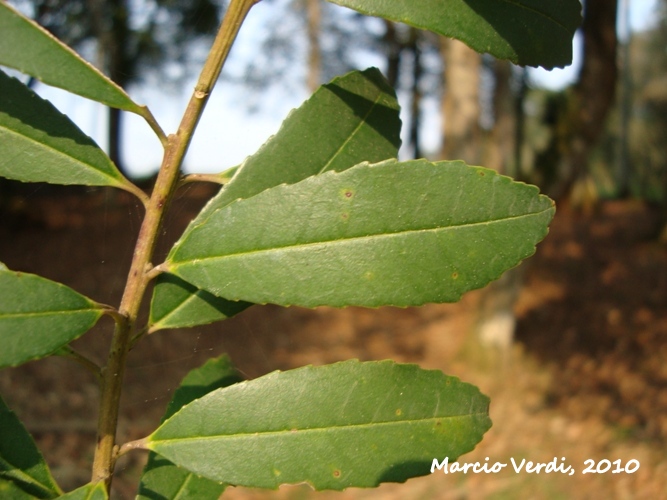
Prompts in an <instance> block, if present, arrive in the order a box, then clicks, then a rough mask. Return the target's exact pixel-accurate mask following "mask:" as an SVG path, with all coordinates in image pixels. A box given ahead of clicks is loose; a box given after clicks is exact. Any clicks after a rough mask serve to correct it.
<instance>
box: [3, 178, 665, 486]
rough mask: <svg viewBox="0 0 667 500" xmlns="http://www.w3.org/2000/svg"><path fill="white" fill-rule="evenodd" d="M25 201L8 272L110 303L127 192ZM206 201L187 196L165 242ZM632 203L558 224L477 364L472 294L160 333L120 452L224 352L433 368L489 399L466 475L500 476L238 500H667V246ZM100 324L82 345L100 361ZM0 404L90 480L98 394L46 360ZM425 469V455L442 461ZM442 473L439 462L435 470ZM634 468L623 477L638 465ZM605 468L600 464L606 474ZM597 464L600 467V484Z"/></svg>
mask: <svg viewBox="0 0 667 500" xmlns="http://www.w3.org/2000/svg"><path fill="white" fill-rule="evenodd" d="M40 189H41V188H35V190H34V192H32V193H31V194H28V195H25V194H24V195H21V196H18V195H17V196H14V197H12V198H10V199H9V200H8V202H7V203H6V207H5V213H3V215H2V217H1V218H0V260H2V261H3V262H4V263H5V264H6V265H7V266H8V267H9V268H10V269H14V270H20V271H24V272H31V273H38V274H41V275H43V276H46V277H48V278H50V279H53V280H56V281H60V282H63V283H65V284H67V285H68V286H71V287H73V288H74V289H76V290H78V291H80V292H81V293H84V294H85V295H88V296H90V297H91V298H93V299H95V300H97V301H99V302H104V303H110V304H117V303H118V300H119V297H120V294H121V292H122V287H123V283H124V278H125V274H126V272H127V268H128V266H129V261H130V258H131V254H132V244H133V241H134V238H135V236H136V232H137V229H138V225H139V222H140V217H141V211H140V209H139V208H137V207H136V205H135V204H134V203H133V202H131V201H130V200H128V199H127V198H126V197H125V195H124V194H123V193H120V194H119V193H113V194H110V192H109V191H106V190H93V191H90V192H88V193H86V194H82V193H81V192H79V191H76V190H71V191H70V190H65V191H64V194H60V195H58V196H57V197H56V196H54V195H49V194H44V193H43V192H42V191H40ZM210 193H211V191H210V190H209V188H208V187H206V186H200V187H194V188H190V189H189V190H187V191H183V192H182V193H180V195H179V197H178V199H177V200H176V202H175V203H174V206H173V207H172V209H171V211H170V215H169V218H168V221H167V226H166V230H165V235H164V236H165V240H166V241H173V240H174V239H176V238H177V237H178V235H179V234H180V231H181V230H182V228H183V227H184V225H185V224H186V223H187V221H188V220H189V219H190V218H191V217H192V216H193V215H194V214H195V213H196V211H197V210H198V207H199V206H201V204H202V203H203V200H205V199H206V197H207V196H209V195H210ZM654 222H655V221H654V219H653V216H652V214H651V212H649V211H648V210H647V209H646V207H645V206H644V205H643V204H642V203H640V202H634V201H624V202H617V201H615V202H606V203H603V204H602V205H600V206H599V207H598V209H597V210H596V211H595V212H594V213H592V214H588V215H583V214H580V213H575V212H572V211H569V210H567V209H559V211H558V213H557V215H556V218H555V220H554V222H553V224H552V227H551V232H550V234H549V236H548V237H547V238H546V240H545V241H544V242H542V243H541V244H540V245H539V247H538V250H537V254H536V255H535V256H534V257H532V258H531V259H530V260H529V261H528V262H527V268H526V271H525V286H524V288H523V291H522V292H521V295H520V297H519V300H518V303H517V304H516V314H517V318H518V325H517V332H516V342H515V344H514V346H513V348H512V350H511V352H510V353H509V354H508V355H507V356H506V357H505V358H504V359H503V360H502V362H501V361H498V360H496V361H493V359H494V358H488V357H485V356H480V355H479V349H478V348H476V347H475V344H474V342H473V341H471V335H470V334H469V332H470V331H471V329H472V325H473V322H474V318H475V312H476V310H477V303H478V301H479V292H472V293H470V294H468V295H466V296H465V297H464V299H463V300H462V301H461V302H460V303H458V304H445V305H427V306H425V307H422V308H410V309H396V308H381V309H379V310H365V309H358V308H347V309H331V308H320V309H317V310H305V309H299V308H289V309H285V308H281V307H277V306H262V307H260V306H254V307H253V308H250V309H248V310H247V311H245V312H243V313H241V314H240V315H238V316H237V317H235V318H233V319H231V320H228V321H225V322H223V323H217V324H214V325H208V326H206V327H202V328H197V329H193V330H181V331H178V330H177V331H165V332H158V333H156V334H154V335H152V336H150V337H149V338H147V339H145V340H144V341H142V342H140V343H139V344H138V345H137V347H136V348H135V349H134V350H133V351H132V352H131V354H130V357H129V364H128V370H127V374H126V389H125V392H124V395H123V402H122V423H121V426H120V431H119V434H120V439H121V440H122V441H125V440H129V439H137V438H140V437H143V436H145V435H147V434H148V433H150V432H151V430H152V429H153V428H154V427H155V426H156V424H157V423H158V421H159V419H160V417H161V414H162V412H163V411H164V408H165V406H166V404H167V403H168V401H169V399H170V398H171V394H172V393H173V390H174V388H175V387H177V386H178V383H179V381H180V380H181V378H182V377H183V376H184V375H185V374H186V373H187V372H188V371H189V370H190V369H192V368H194V367H197V366H199V365H201V364H202V363H203V362H204V361H205V360H206V359H208V358H209V357H211V356H217V355H219V354H222V353H227V354H229V355H230V356H231V358H232V360H233V361H234V362H235V364H236V365H237V367H238V368H239V370H240V371H241V372H242V373H243V374H244V375H245V376H247V377H248V378H254V377H257V376H260V375H262V374H265V373H268V372H270V371H273V370H276V369H281V370H284V369H289V368H294V367H297V366H301V365H304V364H323V363H331V362H335V361H339V360H344V359H349V358H359V359H361V360H380V359H387V358H392V359H396V360H398V361H401V362H410V363H418V364H420V365H421V366H422V367H424V368H429V369H441V370H443V371H445V372H446V373H448V374H451V375H456V376H458V377H460V378H461V379H463V380H464V381H467V382H471V383H473V384H476V385H478V386H479V387H480V389H481V390H482V391H483V392H484V393H486V394H487V395H489V396H490V397H491V409H490V412H491V418H492V420H493V422H494V425H493V427H492V428H491V430H490V431H489V432H488V433H487V434H486V435H485V436H484V439H483V441H482V442H481V443H480V444H479V445H478V447H477V448H476V449H475V450H474V451H473V452H471V453H470V454H468V455H465V456H464V457H462V458H461V460H460V461H462V462H475V461H479V462H482V463H484V461H485V458H486V457H489V463H490V464H493V463H494V462H501V463H506V464H508V465H507V467H506V468H504V469H503V470H502V472H500V473H498V474H484V473H480V474H473V473H468V474H465V475H464V474H463V473H458V474H444V473H443V472H442V471H438V472H436V473H435V474H432V475H428V476H424V477H422V478H417V479H413V480H410V481H408V482H407V483H406V484H402V485H396V484H387V485H383V486H381V487H380V488H378V489H374V490H360V489H350V490H347V491H345V492H343V493H332V492H325V493H317V494H316V493H312V492H311V491H310V490H309V489H308V488H307V487H305V486H290V487H282V488H280V489H279V490H278V491H275V492H262V491H257V490H250V489H244V488H229V489H228V491H227V492H226V493H225V496H224V497H225V498H231V499H276V498H279V499H304V498H313V497H316V498H324V499H329V498H331V499H334V498H341V499H350V498H353V499H371V498H372V499H501V498H535V499H542V498H544V499H552V498H618V499H625V498H627V499H635V498H637V499H641V498H647V499H648V498H651V499H657V498H667V446H666V444H667V249H666V248H665V247H664V246H660V245H659V244H658V243H656V242H655V241H654V240H652V239H651V233H652V231H653V229H654ZM110 327H111V321H110V320H106V319H104V320H102V321H101V322H100V324H99V325H98V326H97V327H96V328H95V329H94V331H93V332H90V333H89V334H87V335H85V336H84V337H83V338H81V339H79V340H77V341H76V342H75V344H76V347H77V349H79V350H80V351H82V352H84V353H86V354H87V355H88V356H90V357H91V358H93V359H95V360H96V361H98V362H99V363H102V362H103V360H104V357H105V352H106V349H107V348H108V343H109V338H110V332H109V330H110ZM0 394H2V396H3V398H5V399H6V401H7V403H8V404H9V406H10V408H12V409H13V410H14V411H15V412H16V413H17V414H18V415H19V416H20V417H21V418H22V419H23V421H24V422H25V423H26V426H27V428H28V429H29V431H30V432H31V433H32V434H33V435H34V437H35V439H36V441H37V443H38V445H39V447H40V449H41V450H42V451H43V453H44V455H45V457H46V459H47V461H48V463H49V464H50V466H51V467H52V469H53V472H54V475H55V477H56V479H57V480H58V481H59V483H60V484H61V485H62V486H63V487H64V488H65V489H70V488H73V487H76V486H78V485H81V484H84V483H85V482H87V481H88V477H89V468H90V465H91V459H92V452H93V446H94V441H95V421H96V412H97V408H96V407H97V403H98V392H97V387H96V384H95V381H94V379H93V377H92V376H91V375H89V374H88V373H86V372H85V371H83V370H82V369H81V368H80V367H79V366H78V365H75V364H73V363H71V362H70V361H67V360H65V359H60V358H49V359H44V360H40V361H36V362H31V363H28V364H26V365H24V366H21V367H19V368H16V369H6V370H3V371H2V372H0ZM434 458H435V457H434ZM439 458H443V457H439ZM524 458H525V459H526V460H530V461H533V462H550V461H552V460H554V458H556V459H557V461H558V462H559V463H560V461H561V460H564V463H565V466H568V465H569V466H571V467H572V470H575V473H574V474H572V475H568V474H561V473H558V472H554V473H550V474H545V473H544V472H542V473H541V474H530V473H527V472H526V471H525V470H523V471H522V472H519V473H517V472H515V471H514V470H513V468H512V463H511V460H512V459H513V460H514V461H516V462H519V463H520V462H521V460H522V459H524ZM144 460H145V455H144V454H142V453H131V454H129V455H126V456H125V457H123V458H122V459H121V461H120V462H119V464H118V469H117V471H116V476H115V478H114V489H115V497H116V498H132V497H133V496H134V493H135V491H136V484H137V482H138V477H139V474H140V471H141V467H142V465H143V461H144ZM587 460H592V461H593V462H594V463H595V464H598V462H600V461H603V460H608V461H610V462H614V461H617V460H620V464H621V465H622V466H624V465H626V464H629V465H632V464H639V468H638V469H637V470H636V471H635V472H634V473H632V474H629V473H625V472H622V473H612V470H614V469H615V467H616V466H615V465H612V468H611V470H609V471H608V472H606V473H601V474H595V473H592V474H584V472H583V471H584V469H585V467H586V466H587V465H588V463H586V461H587ZM633 460H634V461H636V462H632V461H633ZM605 463H606V462H601V465H604V464H605ZM594 469H595V466H594V467H593V470H594Z"/></svg>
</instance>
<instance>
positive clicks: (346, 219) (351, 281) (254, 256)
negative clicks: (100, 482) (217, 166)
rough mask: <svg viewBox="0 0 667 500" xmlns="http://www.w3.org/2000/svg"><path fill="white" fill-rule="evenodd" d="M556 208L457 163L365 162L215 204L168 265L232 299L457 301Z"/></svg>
mask: <svg viewBox="0 0 667 500" xmlns="http://www.w3.org/2000/svg"><path fill="white" fill-rule="evenodd" d="M553 213H554V206H553V202H552V201H551V200H550V199H549V198H547V197H545V196H540V195H539V193H538V190H537V188H536V187H534V186H529V185H526V184H523V183H517V182H514V181H512V180H511V179H510V178H508V177H503V176H500V175H498V174H497V173H495V172H494V171H492V170H487V169H484V168H479V167H469V166H467V165H465V164H464V163H462V162H439V163H430V162H428V161H426V160H416V161H408V162H402V163H398V162H396V161H387V162H383V163H380V164H376V165H368V164H362V165H359V166H357V167H355V168H352V169H349V170H346V171H344V172H341V173H335V172H327V173H325V174H322V175H319V176H314V177H311V178H309V179H306V180H304V181H302V182H300V183H298V184H294V185H291V186H285V185H283V186H278V187H276V188H272V189H269V190H267V191H265V192H263V193H261V194H259V195H257V196H254V197H253V198H250V199H247V200H239V201H238V202H235V203H233V204H231V205H229V206H227V207H225V208H222V209H219V210H217V211H216V212H214V213H213V214H212V215H211V216H210V217H209V218H208V219H207V220H206V221H205V222H204V223H202V224H201V225H199V226H196V227H192V228H190V229H189V230H188V231H187V232H186V234H185V235H184V236H183V238H182V239H181V241H180V242H179V244H177V246H175V247H174V249H172V252H171V253H170V254H169V257H168V259H167V266H168V270H169V272H171V273H173V274H176V275H178V276H180V277H182V278H183V279H185V280H187V281H189V282H191V283H193V284H195V285H197V286H198V287H200V288H203V289H205V290H208V291H209V292H211V293H213V294H215V295H218V296H220V297H225V298H227V299H230V300H246V301H249V302H254V303H267V302H269V303H275V304H280V305H300V306H305V307H315V306H319V305H330V306H337V307H340V306H348V305H359V306H368V307H377V306H382V305H394V306H412V305H421V304H424V303H427V302H454V301H457V300H458V299H459V298H460V296H461V294H462V293H464V292H466V291H468V290H471V289H475V288H479V287H482V286H484V285H486V284H487V283H489V282H490V281H492V280H494V279H496V278H498V277H499V276H500V275H501V274H502V273H503V272H504V271H506V270H507V269H510V268H512V267H514V266H516V265H517V264H518V263H519V262H520V261H521V260H522V259H524V258H526V257H528V256H529V255H531V254H532V253H534V251H535V245H536V243H537V242H539V241H540V240H541V239H542V238H543V237H544V236H545V235H546V233H547V225H548V223H549V222H550V220H551V218H552V217H553Z"/></svg>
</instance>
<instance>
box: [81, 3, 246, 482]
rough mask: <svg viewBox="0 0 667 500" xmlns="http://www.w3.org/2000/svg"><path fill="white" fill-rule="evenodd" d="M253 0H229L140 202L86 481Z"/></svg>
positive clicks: (110, 431)
mask: <svg viewBox="0 0 667 500" xmlns="http://www.w3.org/2000/svg"><path fill="white" fill-rule="evenodd" d="M258 1H259V0H231V2H230V4H229V7H228V8H227V12H225V17H224V19H223V21H222V25H221V26H220V29H219V31H218V34H217V36H216V38H215V41H214V42H213V47H212V48H211V51H210V53H209V55H208V58H207V59H206V62H205V64H204V67H203V69H202V72H201V75H200V77H199V81H198V82H197V85H196V87H195V91H194V93H193V95H192V97H191V99H190V102H189V103H188V106H187V108H186V110H185V113H184V115H183V119H182V120H181V124H180V126H179V128H178V131H177V132H176V134H172V135H169V136H168V138H167V145H166V148H165V154H164V158H163V160H162V166H161V167H160V172H159V173H158V177H157V180H156V183H155V188H154V189H153V193H152V194H151V198H150V200H149V202H148V205H147V206H146V215H145V217H144V220H143V222H142V224H141V229H140V230H139V236H138V239H137V243H136V246H135V249H134V256H133V259H132V265H131V267H130V272H129V275H128V278H127V283H126V285H125V291H124V293H123V298H122V300H121V304H120V307H119V308H118V310H119V312H120V313H121V314H122V315H123V316H125V317H126V318H127V321H126V322H125V323H117V324H116V327H115V330H114V335H113V339H112V342H111V348H110V351H109V358H108V360H107V365H106V367H105V368H104V371H103V378H102V383H101V391H102V394H101V399H100V411H99V417H98V425H97V447H96V448H95V458H94V460H93V473H92V481H93V482H100V481H104V482H105V483H106V485H107V489H109V487H110V485H111V477H112V473H113V469H114V465H115V460H116V456H117V449H116V448H117V446H116V427H117V425H118V413H119V405H120V394H121V389H122V381H123V374H124V371H125V362H126V358H127V353H128V348H129V345H130V340H131V338H132V334H133V332H134V331H135V328H136V321H137V316H138V313H139V307H140V305H141V300H142V297H143V295H144V293H145V291H146V286H147V285H148V282H149V281H150V277H151V276H150V275H149V274H148V272H149V271H150V270H151V269H152V268H153V266H152V264H151V260H152V258H153V253H154V250H155V244H156V240H157V235H158V234H159V232H160V228H161V225H162V221H163V216H164V213H165V210H166V208H167V206H168V205H169V202H170V201H171V198H172V195H173V193H174V190H175V188H176V184H177V181H178V179H179V175H180V167H181V164H182V163H183V158H184V157H185V153H186V152H187V149H188V146H189V145H190V141H191V140H192V136H193V134H194V130H195V128H196V126H197V123H198V121H199V118H200V117H201V115H202V112H203V111H204V107H205V106H206V102H207V101H208V97H209V95H210V93H211V91H212V90H213V87H214V86H215V83H216V81H217V79H218V76H219V75H220V71H221V70H222V66H223V64H224V62H225V59H226V58H227V55H228V54H229V51H230V49H231V47H232V44H233V43H234V40H235V39H236V35H237V34H238V31H239V29H240V27H241V24H242V23H243V21H244V19H245V17H246V15H247V14H248V12H249V11H250V9H251V7H252V6H253V5H254V4H256V3H257V2H258Z"/></svg>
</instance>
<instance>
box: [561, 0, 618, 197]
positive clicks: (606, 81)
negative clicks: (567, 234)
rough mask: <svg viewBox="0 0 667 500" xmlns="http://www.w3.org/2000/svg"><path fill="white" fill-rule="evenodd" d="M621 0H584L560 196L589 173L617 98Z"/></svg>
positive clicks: (568, 116)
mask: <svg viewBox="0 0 667 500" xmlns="http://www.w3.org/2000/svg"><path fill="white" fill-rule="evenodd" d="M617 10H618V5H617V0H586V1H585V2H584V22H583V25H582V30H583V36H584V41H583V47H582V51H583V64H582V67H581V70H580V72H579V77H578V79H577V83H576V84H575V87H574V90H573V95H572V98H571V100H570V103H569V112H568V113H567V118H566V119H567V120H568V122H569V123H568V124H567V125H568V126H569V127H568V128H569V136H568V137H569V139H568V145H567V146H568V151H567V153H566V158H565V165H566V167H567V170H568V172H567V178H566V181H565V184H564V186H563V188H562V189H561V192H560V193H559V194H560V196H569V195H570V194H571V191H572V188H573V186H574V185H575V183H576V182H577V181H579V180H582V179H583V177H585V175H586V173H587V170H588V169H587V167H588V157H589V154H590V152H591V150H592V148H593V147H594V146H595V143H596V141H597V139H598V138H599V137H600V134H601V132H602V130H603V128H604V125H605V118H606V117H607V112H608V111H609V108H610V107H611V105H612V103H613V101H614V95H615V91H616V80H617V77H618V69H617V66H616V46H617V37H616V17H617Z"/></svg>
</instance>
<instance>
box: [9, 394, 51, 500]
mask: <svg viewBox="0 0 667 500" xmlns="http://www.w3.org/2000/svg"><path fill="white" fill-rule="evenodd" d="M60 493H61V491H60V488H59V487H58V485H57V484H56V482H55V480H54V479H53V476H52V475H51V471H50V470H49V467H48V466H47V465H46V462H45V461H44V458H43V457H42V455H41V453H40V452H39V450H38V449H37V446H36V445H35V442H34V441H33V439H32V437H31V436H30V434H28V431H27V430H26V429H25V427H24V426H23V424H22V423H21V422H20V420H19V419H18V417H17V416H16V414H14V412H12V411H11V410H10V409H9V408H8V407H7V405H6V404H5V402H4V401H3V399H2V398H0V498H17V499H22V498H56V497H57V496H58V495H59V494H60Z"/></svg>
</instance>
